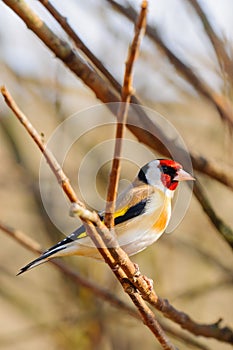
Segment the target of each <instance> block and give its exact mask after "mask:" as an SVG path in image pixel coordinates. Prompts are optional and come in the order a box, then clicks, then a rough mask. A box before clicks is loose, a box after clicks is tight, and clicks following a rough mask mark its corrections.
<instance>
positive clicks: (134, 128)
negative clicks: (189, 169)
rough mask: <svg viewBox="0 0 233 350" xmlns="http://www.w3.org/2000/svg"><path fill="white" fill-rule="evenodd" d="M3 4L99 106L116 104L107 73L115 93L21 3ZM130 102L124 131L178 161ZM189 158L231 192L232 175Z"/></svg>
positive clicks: (202, 160)
mask: <svg viewBox="0 0 233 350" xmlns="http://www.w3.org/2000/svg"><path fill="white" fill-rule="evenodd" d="M3 1H4V2H5V3H6V4H7V5H8V6H9V7H10V8H11V9H12V10H13V11H14V12H16V13H17V14H18V16H19V17H20V18H21V19H22V20H23V21H24V22H25V23H26V25H27V27H28V28H29V29H31V30H32V31H33V32H34V33H35V34H36V35H37V36H38V37H39V38H40V39H41V41H42V42H44V44H45V45H46V46H47V47H48V48H49V49H50V50H51V51H52V52H54V54H55V55H56V56H57V57H58V58H59V59H60V60H61V61H63V63H64V64H65V65H66V66H67V67H68V68H69V69H70V70H71V71H72V72H73V73H74V74H76V76H77V77H79V78H80V79H81V80H82V81H83V82H84V84H86V85H87V86H88V87H89V88H90V89H92V91H93V92H94V93H95V94H96V97H97V98H99V99H100V100H101V101H102V102H103V103H108V102H120V99H119V93H120V91H121V85H120V84H119V83H118V82H117V81H116V80H115V79H114V77H113V76H112V75H111V74H110V73H109V72H108V75H106V76H107V78H108V79H109V81H110V82H111V84H112V86H113V87H114V88H115V90H117V93H116V91H115V90H114V89H113V88H111V87H110V86H109V83H108V82H107V81H106V80H105V79H103V78H102V76H101V75H100V74H99V73H98V72H97V71H96V70H95V69H94V68H93V69H92V68H91V66H90V65H89V64H86V63H85V62H84V61H83V60H82V59H81V57H80V56H79V55H78V54H77V52H76V51H74V50H73V49H72V47H71V45H69V44H68V43H67V42H64V41H62V40H60V39H59V37H58V36H57V35H56V34H55V33H54V32H52V31H51V30H50V29H49V28H48V27H47V26H46V24H45V23H44V22H43V21H42V20H41V19H40V18H39V17H38V16H37V15H36V14H35V13H34V12H33V11H32V10H31V9H30V8H29V6H28V5H26V4H25V3H24V2H23V1H22V0H21V1H19V2H15V1H13V0H3ZM44 2H45V1H43V3H44ZM50 8H51V4H50ZM50 11H51V10H50ZM51 13H52V12H51ZM57 17H59V23H60V22H63V28H64V29H65V31H66V32H67V34H68V35H69V30H68V29H67V27H66V26H65V24H64V20H63V17H62V16H61V15H60V14H59V13H58V12H57V16H56V17H55V18H56V19H57ZM147 28H150V27H147ZM147 30H149V29H147ZM74 38H75V36H74V34H72V39H73V40H74ZM75 43H76V45H77V46H78V47H79V48H81V47H82V46H81V45H82V42H81V43H80V39H79V38H78V37H77V38H76V40H75ZM84 52H85V54H86V55H88V58H89V59H90V60H92V56H91V55H90V54H89V50H88V49H87V48H85V51H84ZM94 62H95V64H96V65H97V68H98V70H100V71H101V72H102V73H103V74H104V75H105V74H106V71H107V70H106V68H104V67H103V65H102V64H100V61H99V60H98V59H97V58H96V57H95V61H94ZM191 73H192V71H191ZM190 79H191V77H190ZM191 80H192V79H191ZM131 102H132V103H134V104H137V105H136V106H134V105H133V111H134V113H133V114H132V113H131V114H130V115H129V116H128V124H127V127H128V129H129V130H130V131H131V132H132V133H133V134H134V135H135V136H136V138H137V139H138V140H139V141H140V142H143V143H144V144H145V145H147V146H149V147H151V148H152V149H154V150H157V151H159V152H160V153H161V154H163V155H164V156H168V157H169V156H170V155H169V152H168V150H167V148H166V147H165V146H164V145H167V146H168V147H169V146H170V145H172V147H173V148H172V149H174V150H176V154H177V160H179V154H182V152H183V150H182V149H180V148H179V146H178V145H176V144H175V142H174V140H170V139H169V138H168V137H167V135H165V134H164V133H163V131H162V130H161V129H160V128H159V127H158V126H157V125H155V124H154V123H153V122H152V121H151V120H150V118H149V117H148V116H147V114H146V113H145V111H144V110H143V109H142V108H141V106H140V101H139V100H138V98H137V97H136V96H135V95H133V96H132V98H131ZM107 106H108V108H110V109H111V111H112V113H113V114H115V115H116V114H117V110H116V109H114V108H111V107H113V106H112V104H108V105H107ZM191 158H192V160H193V163H194V168H195V169H196V170H198V171H201V172H203V173H204V174H206V175H208V176H210V177H212V178H213V179H216V180H217V181H220V182H221V183H223V184H224V185H226V186H228V187H229V188H230V189H233V177H232V175H230V174H231V173H232V172H229V174H227V173H226V172H224V171H223V170H222V169H221V167H216V165H215V164H212V162H210V161H209V160H208V159H206V158H204V157H200V156H196V155H193V154H191ZM206 165H208V166H206Z"/></svg>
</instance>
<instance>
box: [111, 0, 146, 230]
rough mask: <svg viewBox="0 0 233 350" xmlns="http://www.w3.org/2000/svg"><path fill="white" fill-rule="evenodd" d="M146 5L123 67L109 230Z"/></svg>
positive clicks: (112, 173) (142, 10) (112, 218)
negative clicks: (134, 67)
mask: <svg viewBox="0 0 233 350" xmlns="http://www.w3.org/2000/svg"><path fill="white" fill-rule="evenodd" d="M147 5H148V4H147V1H143V2H142V5H141V12H140V15H139V17H138V20H137V23H136V25H135V33H134V38H133V41H132V44H131V46H130V48H129V52H128V58H127V61H126V66H125V74H124V83H123V87H122V92H121V102H122V103H121V104H120V106H119V110H118V118H117V128H116V137H115V149H114V156H113V161H112V169H111V172H110V177H109V185H108V192H107V203H106V210H105V217H104V221H105V224H106V226H107V227H109V228H112V227H113V226H114V217H113V213H114V211H115V202H116V197H117V190H118V183H119V178H120V158H121V153H122V143H123V137H124V130H125V125H126V120H127V114H128V109H129V103H130V100H131V95H132V92H133V86H132V80H133V65H134V62H135V60H136V57H137V55H138V53H139V46H140V37H141V35H142V32H144V31H145V26H146V13H147Z"/></svg>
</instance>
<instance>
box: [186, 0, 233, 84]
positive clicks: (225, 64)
mask: <svg viewBox="0 0 233 350" xmlns="http://www.w3.org/2000/svg"><path fill="white" fill-rule="evenodd" d="M188 2H189V3H190V4H191V5H192V6H193V8H194V9H195V11H196V13H197V15H198V16H199V18H200V20H201V21H202V24H203V26H204V29H205V31H206V34H207V35H208V37H209V39H210V42H211V43H212V46H213V48H214V51H215V53H216V56H217V59H218V62H219V66H220V68H221V69H222V71H223V73H226V74H227V78H228V79H229V80H230V81H231V82H232V77H233V62H232V60H231V59H230V57H229V55H228V53H227V51H226V49H225V46H224V43H223V41H222V40H221V39H220V38H219V37H218V35H217V34H216V33H215V31H214V28H213V26H212V25H211V23H210V21H209V19H208V16H207V15H206V14H205V11H204V10H203V8H202V7H201V5H200V4H199V2H198V1H197V0H188Z"/></svg>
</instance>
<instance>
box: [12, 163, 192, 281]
mask: <svg viewBox="0 0 233 350" xmlns="http://www.w3.org/2000/svg"><path fill="white" fill-rule="evenodd" d="M189 180H195V178H194V177H193V176H192V175H190V174H189V173H188V172H186V171H185V170H183V167H182V165H181V164H180V163H178V162H176V161H174V160H172V159H154V160H152V161H150V162H149V163H147V164H145V165H144V166H143V167H142V168H141V169H140V170H139V172H138V174H137V176H136V178H135V179H134V180H133V182H132V183H131V184H130V185H129V186H128V187H127V188H126V189H125V190H124V191H123V192H122V193H121V194H120V195H119V196H118V198H117V200H116V205H115V212H114V228H113V230H114V234H115V236H116V238H117V240H118V243H119V245H120V247H121V248H123V250H124V251H125V252H126V253H127V254H128V255H129V256H131V255H134V254H136V253H138V252H140V251H142V250H144V249H145V248H147V247H148V246H150V245H151V244H153V243H154V242H155V241H157V239H158V238H159V237H160V236H161V235H162V234H163V233H164V231H165V230H166V227H167V225H168V223H169V220H170V218H171V202H172V197H173V195H174V193H175V190H176V189H177V186H178V183H179V182H180V181H189ZM104 214H105V213H104V211H103V212H100V213H99V214H98V215H99V217H100V219H101V220H103V222H104ZM70 255H79V256H88V257H92V258H95V259H98V260H101V259H103V258H102V256H101V254H100V253H99V251H98V249H97V248H96V247H95V245H94V243H93V242H92V240H91V238H90V237H89V236H88V235H87V233H86V232H85V227H84V226H83V225H82V226H81V227H79V228H78V229H77V230H75V231H74V232H73V233H71V234H70V235H69V236H67V237H66V238H65V239H63V240H62V241H60V242H58V243H57V244H55V245H54V246H52V247H51V248H49V249H47V250H46V251H45V252H44V253H43V254H42V255H41V256H39V257H38V258H37V259H35V260H33V261H32V262H30V263H29V264H27V265H26V266H24V267H22V268H21V269H20V271H19V273H18V274H17V275H20V274H22V273H23V272H25V271H27V270H30V269H32V268H33V267H35V266H38V265H40V264H42V263H44V262H46V261H48V260H50V259H52V258H57V257H64V256H70Z"/></svg>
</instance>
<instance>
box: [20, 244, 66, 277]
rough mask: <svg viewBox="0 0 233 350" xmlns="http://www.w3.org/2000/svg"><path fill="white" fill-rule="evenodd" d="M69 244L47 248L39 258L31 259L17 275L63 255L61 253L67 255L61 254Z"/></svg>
mask: <svg viewBox="0 0 233 350" xmlns="http://www.w3.org/2000/svg"><path fill="white" fill-rule="evenodd" d="M66 247H67V246H65V245H62V246H58V247H55V248H54V249H52V248H50V249H49V250H47V251H46V252H44V253H43V254H42V255H41V256H39V258H37V259H35V260H33V261H31V262H30V263H29V264H27V265H26V266H24V267H22V268H21V269H20V271H19V272H18V273H17V275H16V276H18V275H21V273H23V272H26V271H28V270H30V269H32V268H33V267H36V266H38V265H40V264H43V263H45V262H46V261H48V260H50V259H52V258H55V257H58V256H61V255H66V254H61V253H60V251H61V250H63V249H65V248H66Z"/></svg>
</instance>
